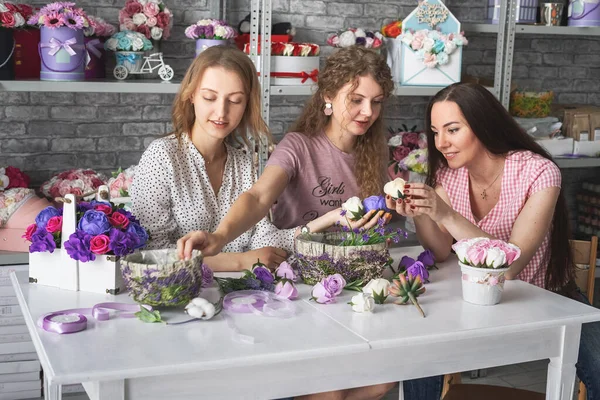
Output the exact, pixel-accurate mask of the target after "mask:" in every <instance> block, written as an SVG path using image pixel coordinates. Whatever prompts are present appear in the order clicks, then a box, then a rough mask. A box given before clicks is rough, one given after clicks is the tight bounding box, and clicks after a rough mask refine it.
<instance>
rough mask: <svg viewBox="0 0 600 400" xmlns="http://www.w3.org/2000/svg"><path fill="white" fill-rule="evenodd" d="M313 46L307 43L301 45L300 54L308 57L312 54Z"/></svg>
mask: <svg viewBox="0 0 600 400" xmlns="http://www.w3.org/2000/svg"><path fill="white" fill-rule="evenodd" d="M310 51H311V47H310V46H309V45H307V44H301V45H300V55H301V56H302V57H307V56H308V55H309V54H310Z"/></svg>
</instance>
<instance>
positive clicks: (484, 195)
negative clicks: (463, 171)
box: [471, 168, 504, 200]
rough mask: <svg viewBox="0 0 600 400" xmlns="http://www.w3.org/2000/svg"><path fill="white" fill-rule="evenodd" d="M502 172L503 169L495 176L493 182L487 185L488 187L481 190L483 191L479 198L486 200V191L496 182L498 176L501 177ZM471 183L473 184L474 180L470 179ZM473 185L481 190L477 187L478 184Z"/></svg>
mask: <svg viewBox="0 0 600 400" xmlns="http://www.w3.org/2000/svg"><path fill="white" fill-rule="evenodd" d="M503 171H504V168H502V169H501V170H500V172H499V173H498V175H496V177H495V178H494V180H493V181H492V183H490V184H489V185H488V187H486V188H485V189H483V191H482V192H481V193H480V196H481V198H482V199H483V200H486V199H487V198H488V194H487V190H488V189H489V188H490V187H492V185H493V184H494V183H496V181H497V180H498V178H499V177H500V175H502V172H503ZM471 181H472V182H473V183H475V180H473V179H472V177H471ZM475 184H476V185H477V187H479V189H481V186H479V184H477V183H475Z"/></svg>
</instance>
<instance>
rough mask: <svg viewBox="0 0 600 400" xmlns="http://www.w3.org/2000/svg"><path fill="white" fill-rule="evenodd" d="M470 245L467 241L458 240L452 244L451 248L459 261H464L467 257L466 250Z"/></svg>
mask: <svg viewBox="0 0 600 400" xmlns="http://www.w3.org/2000/svg"><path fill="white" fill-rule="evenodd" d="M470 247H471V245H470V244H469V243H468V242H467V241H460V242H457V243H454V244H453V245H452V249H454V252H455V253H456V257H458V260H459V261H460V262H464V261H465V260H466V259H467V251H468V250H469V248H470Z"/></svg>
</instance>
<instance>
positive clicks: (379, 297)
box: [363, 278, 390, 304]
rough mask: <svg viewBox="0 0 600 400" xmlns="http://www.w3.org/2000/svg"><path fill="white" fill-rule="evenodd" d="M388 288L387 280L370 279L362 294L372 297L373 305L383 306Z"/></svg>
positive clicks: (388, 282)
mask: <svg viewBox="0 0 600 400" xmlns="http://www.w3.org/2000/svg"><path fill="white" fill-rule="evenodd" d="M389 287H390V281H388V280H387V279H383V278H379V279H371V281H370V282H369V283H367V284H366V286H365V287H364V288H363V293H366V294H369V295H371V296H373V299H374V300H375V303H377V304H383V302H384V301H385V299H386V298H387V297H388V288H389Z"/></svg>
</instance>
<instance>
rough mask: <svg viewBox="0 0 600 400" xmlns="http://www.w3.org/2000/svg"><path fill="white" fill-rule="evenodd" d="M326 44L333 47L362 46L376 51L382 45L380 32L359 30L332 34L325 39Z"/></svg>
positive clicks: (354, 29)
mask: <svg viewBox="0 0 600 400" xmlns="http://www.w3.org/2000/svg"><path fill="white" fill-rule="evenodd" d="M327 44H328V45H330V46H333V47H350V46H354V45H357V46H364V47H366V48H367V49H378V48H380V47H381V45H382V44H383V35H382V34H381V33H380V32H372V31H365V30H364V29H361V28H350V29H347V30H345V31H344V32H341V33H337V34H333V35H331V36H329V37H328V38H327Z"/></svg>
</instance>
